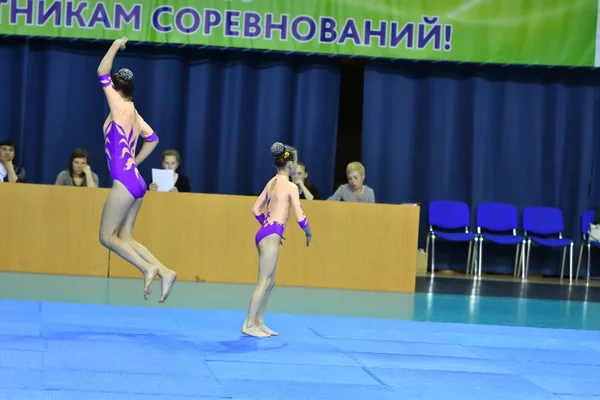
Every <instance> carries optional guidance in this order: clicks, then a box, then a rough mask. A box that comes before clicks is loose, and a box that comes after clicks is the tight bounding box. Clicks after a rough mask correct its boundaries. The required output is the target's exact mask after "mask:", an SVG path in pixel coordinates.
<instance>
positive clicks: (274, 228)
mask: <svg viewBox="0 0 600 400" xmlns="http://www.w3.org/2000/svg"><path fill="white" fill-rule="evenodd" d="M265 196H266V200H267V216H266V217H265V215H264V214H258V215H255V216H254V217H255V218H256V220H257V221H258V223H259V224H260V225H261V226H260V228H259V229H258V232H256V236H254V243H255V244H256V245H257V246H258V244H259V243H260V241H261V240H263V239H264V238H266V237H267V236H269V235H273V234H276V235H278V236H279V237H283V232H284V231H285V225H284V224H282V223H281V222H277V221H269V217H270V216H271V212H270V211H269V205H270V204H271V199H270V198H269V195H268V194H267V193H265ZM293 205H294V206H295V207H296V212H298V214H299V215H301V216H304V213H303V212H302V206H300V202H297V205H296V202H294V204H293ZM298 225H299V226H300V228H302V229H304V228H306V226H307V225H308V220H307V219H306V217H305V216H304V219H302V220H301V221H299V222H298Z"/></svg>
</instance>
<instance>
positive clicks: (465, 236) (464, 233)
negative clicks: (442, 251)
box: [425, 200, 476, 275]
mask: <svg viewBox="0 0 600 400" xmlns="http://www.w3.org/2000/svg"><path fill="white" fill-rule="evenodd" d="M470 219H471V218H470V213H469V206H468V205H467V204H466V203H463V202H462V201H452V200H435V201H432V202H431V203H429V232H428V233H427V243H426V245H425V251H426V252H427V253H429V241H431V275H434V274H435V240H436V239H437V238H439V239H442V240H446V241H449V242H469V255H468V257H467V272H468V271H469V269H470V268H471V261H472V260H471V254H472V251H473V242H474V241H475V238H476V235H475V234H474V233H472V232H470V228H469V225H470V224H471V223H470ZM458 230H460V231H461V232H456V231H458ZM451 231H454V232H451Z"/></svg>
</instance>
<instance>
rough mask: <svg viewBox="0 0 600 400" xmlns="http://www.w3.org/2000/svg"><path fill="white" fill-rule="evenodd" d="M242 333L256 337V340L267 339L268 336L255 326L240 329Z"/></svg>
mask: <svg viewBox="0 0 600 400" xmlns="http://www.w3.org/2000/svg"><path fill="white" fill-rule="evenodd" d="M242 333H243V334H244V335H248V336H254V337H258V338H265V337H269V336H270V335H269V334H268V333H265V332H263V331H262V330H261V329H260V328H259V327H257V326H250V327H249V326H246V325H244V326H243V327H242Z"/></svg>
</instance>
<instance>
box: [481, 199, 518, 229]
mask: <svg viewBox="0 0 600 400" xmlns="http://www.w3.org/2000/svg"><path fill="white" fill-rule="evenodd" d="M477 227H479V228H481V229H485V230H487V231H492V232H507V231H512V230H513V229H519V213H518V211H517V207H515V206H514V205H512V204H506V203H491V202H490V203H482V204H480V205H479V206H478V207H477Z"/></svg>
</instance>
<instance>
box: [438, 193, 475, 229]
mask: <svg viewBox="0 0 600 400" xmlns="http://www.w3.org/2000/svg"><path fill="white" fill-rule="evenodd" d="M470 220H471V218H470V216H469V206H468V205H467V203H464V202H462V201H454V200H434V201H432V202H431V203H429V225H432V226H436V227H438V228H442V229H460V228H468V227H469V225H470Z"/></svg>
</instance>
